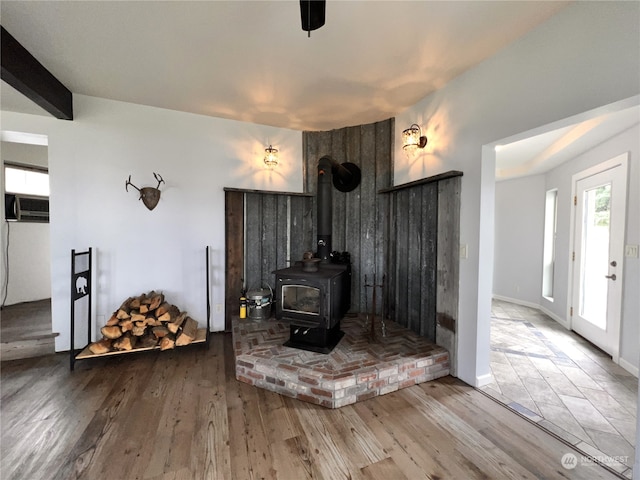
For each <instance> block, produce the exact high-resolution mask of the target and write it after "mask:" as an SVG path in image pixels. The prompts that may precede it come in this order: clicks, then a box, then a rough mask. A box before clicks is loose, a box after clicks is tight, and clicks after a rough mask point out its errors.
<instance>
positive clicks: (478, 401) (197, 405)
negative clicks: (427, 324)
mask: <svg viewBox="0 0 640 480" xmlns="http://www.w3.org/2000/svg"><path fill="white" fill-rule="evenodd" d="M232 355H233V353H232V345H231V337H230V335H224V334H216V335H214V336H213V337H212V342H211V347H210V349H209V350H208V351H207V350H206V349H205V348H204V347H201V346H197V347H193V348H185V349H182V350H179V351H172V352H150V353H145V354H139V355H127V356H120V357H117V358H113V357H112V358H105V359H97V360H92V361H84V362H78V363H77V364H76V370H75V372H73V373H71V372H69V370H68V356H67V355H65V354H56V355H48V356H45V357H39V358H32V359H25V360H14V361H10V362H3V363H2V365H1V368H2V371H1V375H0V379H1V384H0V385H1V386H0V388H1V396H0V401H1V405H0V420H1V422H2V423H1V437H0V440H1V444H0V450H1V462H2V464H1V470H0V477H1V478H2V479H3V480H9V479H12V480H18V479H19V480H24V479H29V480H40V479H42V480H45V479H46V480H49V479H60V480H62V479H64V480H68V479H80V478H81V479H88V480H100V479H109V480H113V479H118V480H120V479H123V480H124V479H158V480H159V479H172V480H177V479H185V480H186V479H189V480H191V479H240V480H245V479H257V478H270V479H285V480H288V479H295V480H299V479H305V478H318V479H327V480H334V479H342V478H353V479H385V480H391V479H394V480H395V479H405V478H406V479H411V480H413V479H420V478H431V479H465V480H466V479H475V478H478V479H480V478H481V479H487V478H497V479H513V478H522V479H533V478H545V479H551V478H571V479H590V480H591V479H599V478H602V479H606V478H617V477H616V476H615V475H613V474H612V473H610V472H609V471H607V470H605V469H604V468H602V467H600V466H598V465H596V464H592V463H590V462H585V461H581V458H580V455H579V454H578V453H577V452H576V451H574V450H572V449H571V448H570V447H568V446H566V445H565V444H563V443H562V442H560V441H559V440H557V439H556V438H554V437H552V436H550V435H549V434H547V433H545V432H543V431H542V430H540V429H538V428H537V427H536V426H534V425H532V424H531V423H529V422H528V421H526V420H524V419H522V418H520V417H518V416H517V415H516V414H514V413H513V412H510V411H509V410H507V409H506V408H504V407H503V406H501V405H499V404H498V403H496V402H494V401H493V400H491V399H490V398H488V397H486V396H485V395H483V394H482V393H481V392H478V391H476V390H474V389H473V388H471V387H469V386H467V385H465V384H463V383H462V382H459V381H458V380H456V379H454V378H452V377H445V378H443V379H440V380H436V381H433V382H429V383H426V384H422V385H418V386H414V387H410V388H406V389H403V390H400V391H397V392H394V393H391V394H388V395H384V396H380V397H375V398H373V399H370V400H367V401H365V402H361V403H357V404H355V405H350V406H346V407H343V408H340V409H335V410H329V409H325V408H323V407H318V406H315V405H312V404H308V403H304V402H300V401H297V400H294V399H291V398H287V397H281V396H279V395H278V394H276V393H272V392H268V391H266V390H261V389H258V388H255V387H252V386H250V385H247V384H244V383H241V382H238V381H236V380H235V378H234V364H233V361H232V360H233V357H232ZM566 453H573V454H574V455H576V457H577V466H576V468H574V469H565V468H563V466H562V465H561V458H562V456H563V455H564V454H566Z"/></svg>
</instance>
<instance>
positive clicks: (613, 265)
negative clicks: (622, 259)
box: [609, 260, 618, 267]
mask: <svg viewBox="0 0 640 480" xmlns="http://www.w3.org/2000/svg"><path fill="white" fill-rule="evenodd" d="M609 265H611V266H612V267H615V266H617V265H618V262H616V261H615V260H614V261H613V262H611V263H610V264H609Z"/></svg>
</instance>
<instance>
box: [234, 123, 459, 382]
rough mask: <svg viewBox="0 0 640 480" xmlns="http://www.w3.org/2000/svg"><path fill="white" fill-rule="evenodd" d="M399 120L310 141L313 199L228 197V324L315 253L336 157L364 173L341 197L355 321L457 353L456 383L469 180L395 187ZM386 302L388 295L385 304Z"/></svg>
mask: <svg viewBox="0 0 640 480" xmlns="http://www.w3.org/2000/svg"><path fill="white" fill-rule="evenodd" d="M394 131H395V127H394V119H389V120H385V121H382V122H377V123H372V124H368V125H360V126H356V127H346V128H342V129H339V130H332V131H329V132H304V133H303V136H302V140H303V157H304V158H303V172H304V190H305V193H286V192H266V191H252V190H239V189H233V188H225V201H226V208H227V220H226V223H227V226H226V237H225V238H226V242H227V246H226V250H227V255H226V258H227V265H226V269H227V278H226V283H225V285H226V307H227V308H226V321H225V328H226V329H230V326H231V316H232V315H237V312H238V297H239V293H240V287H241V285H242V283H241V278H244V279H245V285H246V286H247V287H248V288H259V287H260V286H263V285H270V286H271V287H273V286H274V276H273V274H272V272H273V271H274V270H276V269H278V268H284V267H287V266H289V265H290V264H292V263H293V262H295V261H297V260H301V259H302V254H303V253H304V252H305V251H307V250H311V251H314V252H315V251H316V250H317V248H316V232H317V222H316V217H317V210H316V209H317V207H316V191H317V176H318V173H317V165H318V160H319V159H320V158H321V157H323V156H324V155H328V156H330V157H331V158H333V160H335V161H336V162H338V163H343V162H351V163H355V164H356V165H358V166H359V167H360V169H361V171H362V182H361V184H360V186H359V187H357V188H356V189H355V190H353V191H351V192H348V193H343V192H340V191H338V190H336V189H333V191H332V197H333V210H332V213H333V232H332V236H333V238H332V250H337V251H340V252H342V251H348V252H349V253H350V254H351V261H352V273H353V274H352V285H351V287H352V290H351V312H370V311H371V308H372V305H371V302H372V296H373V295H372V289H371V288H366V287H365V285H366V284H372V283H373V281H374V275H375V280H376V283H377V284H381V283H383V279H384V287H385V288H384V291H383V292H381V290H378V295H377V302H378V304H377V306H376V312H377V313H378V315H380V312H384V315H385V317H386V318H390V319H392V320H395V321H397V322H398V323H400V324H401V325H404V326H406V327H408V328H410V329H411V330H413V331H415V332H417V333H419V334H420V335H422V336H425V337H427V338H429V339H430V340H431V341H433V342H435V343H437V344H438V345H442V346H443V347H445V348H447V349H448V350H449V352H450V358H451V370H452V373H453V374H455V356H456V348H457V345H456V342H457V336H456V325H457V319H458V281H459V254H458V252H459V244H460V238H459V237H460V186H461V177H462V172H457V171H452V172H446V173H443V174H439V175H434V176H432V177H429V178H425V179H421V180H417V181H415V182H410V183H407V184H404V185H398V186H393V159H392V158H393V150H394V146H393V144H394V138H393V137H394ZM381 293H382V294H381Z"/></svg>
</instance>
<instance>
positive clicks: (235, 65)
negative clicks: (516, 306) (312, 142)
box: [0, 0, 568, 130]
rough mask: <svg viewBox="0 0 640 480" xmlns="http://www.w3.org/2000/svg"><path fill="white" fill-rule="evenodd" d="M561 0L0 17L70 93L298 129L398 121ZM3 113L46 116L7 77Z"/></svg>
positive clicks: (114, 8)
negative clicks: (315, 18) (307, 26)
mask: <svg viewBox="0 0 640 480" xmlns="http://www.w3.org/2000/svg"><path fill="white" fill-rule="evenodd" d="M567 3H568V2H564V1H553V2H548V1H533V2H528V1H438V2H435V1H339V0H328V1H327V7H326V24H325V26H323V27H321V28H320V29H318V30H315V31H313V32H312V33H311V37H310V38H308V37H307V34H306V32H304V31H303V30H302V29H301V25H300V11H299V3H298V1H291V0H289V1H196V2H190V1H141V2H129V1H2V2H0V15H1V17H0V18H1V23H2V25H3V26H4V27H5V28H6V29H7V30H8V31H9V33H11V34H12V35H13V36H14V37H15V38H16V39H17V40H18V41H19V42H20V43H22V45H24V47H25V48H26V49H27V50H29V51H30V52H31V53H32V54H33V55H34V56H35V57H36V58H37V59H38V60H39V61H40V62H41V63H42V64H43V65H44V66H45V67H46V68H47V69H49V70H50V71H51V72H52V73H53V74H54V75H55V76H56V77H57V78H58V79H59V80H61V81H62V83H64V84H65V85H66V86H67V87H68V88H69V89H70V90H71V91H72V92H73V93H79V94H84V95H91V96H96V97H103V98H109V99H114V100H121V101H126V102H132V103H137V104H143V105H151V106H156V107H162V108H168V109H173V110H180V111H185V112H193V113H197V114H202V115H210V116H215V117H223V118H230V119H237V120H242V121H247V122H253V123H258V124H265V125H272V126H277V127H285V128H292V129H297V130H330V129H333V128H341V127H344V126H348V125H358V124H364V123H370V122H374V121H379V120H383V119H386V118H389V117H393V116H395V115H397V114H398V113H400V112H401V111H403V110H404V109H405V108H407V107H409V106H411V105H413V104H415V103H416V102H417V101H419V100H420V99H421V98H423V97H425V96H426V95H427V94H429V93H430V92H432V91H434V90H435V89H438V88H440V87H442V86H443V85H445V84H446V83H447V82H448V81H450V80H451V79H452V78H453V77H455V76H457V75H459V74H460V73H462V72H464V71H465V70H467V69H469V68H471V67H473V66H474V65H476V64H478V63H480V62H482V61H483V60H484V59H486V58H488V57H489V56H491V55H493V54H494V53H496V52H497V51H498V50H500V49H502V48H504V47H505V46H506V45H508V44H509V43H511V42H513V41H515V40H516V39H517V38H519V37H520V36H522V35H524V34H525V33H527V32H528V31H530V30H531V29H533V28H534V27H536V26H537V25H539V24H540V23H542V22H544V21H545V20H547V19H548V18H550V17H551V16H552V15H554V14H555V13H557V12H558V11H559V10H561V9H562V8H564V7H565V6H566V4H567ZM3 87H4V88H2V97H1V102H2V109H3V110H11V111H22V112H24V111H25V110H28V111H27V113H36V114H43V113H44V112H43V111H42V110H41V109H39V107H35V106H33V105H30V104H29V103H27V102H24V100H23V99H22V98H21V96H20V95H19V94H17V92H15V91H14V90H13V89H11V88H10V87H8V86H7V85H6V84H3Z"/></svg>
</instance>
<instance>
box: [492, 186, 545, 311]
mask: <svg viewBox="0 0 640 480" xmlns="http://www.w3.org/2000/svg"><path fill="white" fill-rule="evenodd" d="M544 205H545V178H544V175H532V176H528V177H522V178H516V179H513V180H505V181H501V182H497V183H496V186H495V244H494V271H493V293H494V294H495V295H497V296H500V297H506V298H513V299H518V300H520V301H523V302H527V303H532V304H534V305H538V304H539V302H540V292H541V290H542V251H543V231H544Z"/></svg>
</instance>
